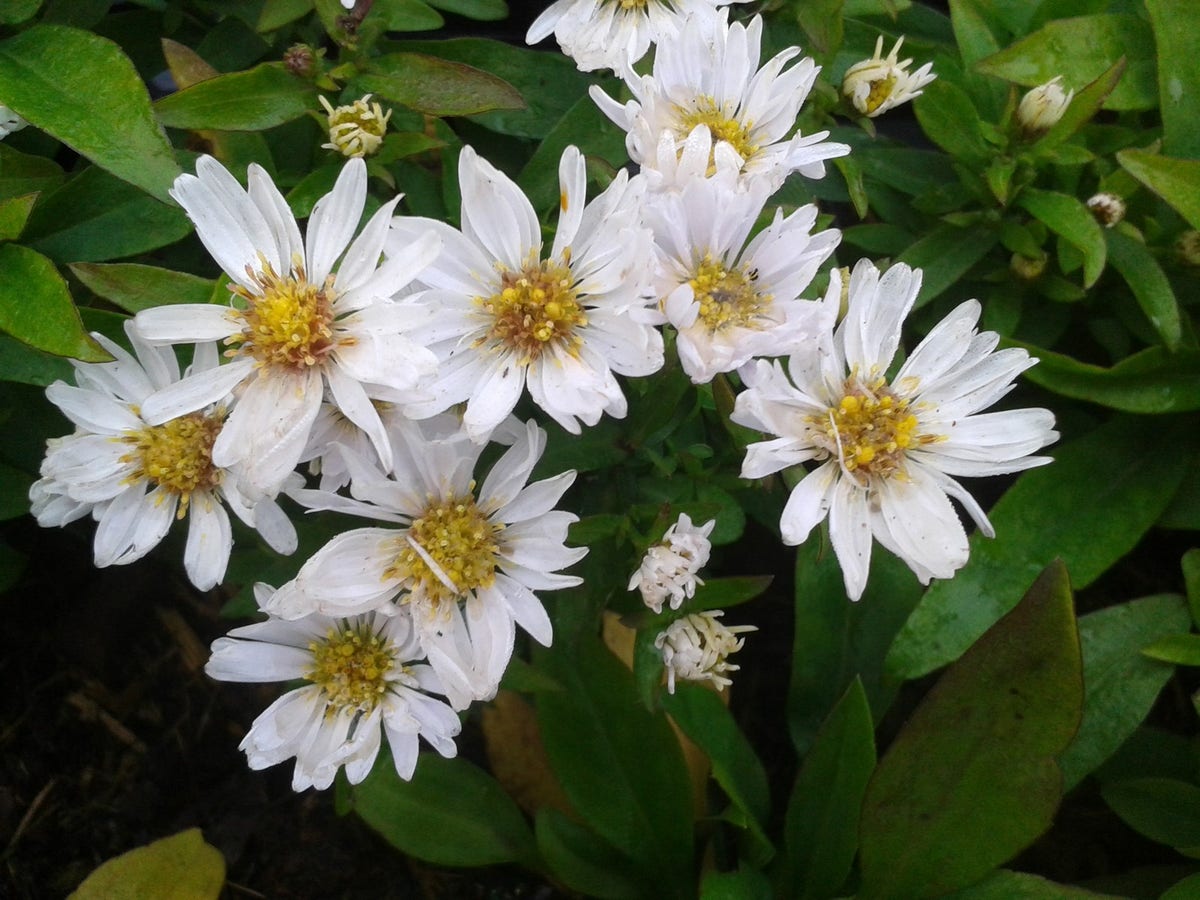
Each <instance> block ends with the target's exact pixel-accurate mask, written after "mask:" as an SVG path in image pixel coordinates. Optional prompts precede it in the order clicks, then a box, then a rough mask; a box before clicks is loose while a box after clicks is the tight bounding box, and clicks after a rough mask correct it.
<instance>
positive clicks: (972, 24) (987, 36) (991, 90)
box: [950, 0, 1005, 121]
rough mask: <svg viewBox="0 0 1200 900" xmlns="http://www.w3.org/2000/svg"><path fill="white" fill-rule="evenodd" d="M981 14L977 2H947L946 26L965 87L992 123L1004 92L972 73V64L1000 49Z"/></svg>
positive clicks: (982, 77)
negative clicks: (950, 30) (955, 46)
mask: <svg viewBox="0 0 1200 900" xmlns="http://www.w3.org/2000/svg"><path fill="white" fill-rule="evenodd" d="M988 5H989V6H990V5H991V4H990V3H989V4H988ZM985 12H986V8H985V6H984V5H983V4H982V3H981V2H980V0H950V24H951V25H952V26H953V28H954V39H955V43H956V44H958V52H959V54H960V55H961V56H962V65H963V71H964V73H965V76H966V86H967V88H968V90H970V92H971V95H972V97H974V99H975V102H976V103H978V104H980V105H981V106H982V107H983V109H984V111H985V113H986V114H987V116H988V121H993V120H994V117H995V116H996V115H998V114H999V112H1000V109H1001V107H1002V106H1003V105H1004V93H1005V88H1004V85H1003V84H1001V83H1000V82H999V81H996V80H995V79H992V78H988V77H987V76H981V75H979V74H977V73H976V72H975V64H976V63H977V62H979V60H981V59H983V58H984V57H985V56H991V55H992V54H993V53H996V52H997V51H998V50H999V49H1000V44H999V43H998V42H997V41H996V36H995V35H994V34H992V30H991V28H990V27H989V26H988V23H987V19H986V17H985Z"/></svg>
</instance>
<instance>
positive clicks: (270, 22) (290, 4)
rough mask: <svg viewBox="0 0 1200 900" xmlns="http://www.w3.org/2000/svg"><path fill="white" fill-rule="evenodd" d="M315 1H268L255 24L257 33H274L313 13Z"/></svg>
mask: <svg viewBox="0 0 1200 900" xmlns="http://www.w3.org/2000/svg"><path fill="white" fill-rule="evenodd" d="M312 8H313V0H266V2H265V3H263V6H262V12H260V13H259V14H258V22H257V23H255V25H254V28H255V30H256V31H274V30H275V29H276V28H282V27H283V26H284V25H287V24H288V23H289V22H294V21H296V20H297V19H299V18H300V17H301V16H304V15H307V14H308V13H310V12H312Z"/></svg>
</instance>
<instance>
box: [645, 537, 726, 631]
mask: <svg viewBox="0 0 1200 900" xmlns="http://www.w3.org/2000/svg"><path fill="white" fill-rule="evenodd" d="M716 524H717V520H716V519H710V520H709V521H708V522H706V523H705V524H704V525H701V526H700V527H699V528H697V527H696V526H695V525H693V524H692V520H691V518H690V517H689V516H688V514H687V513H681V514H680V516H679V519H678V520H677V521H676V522H675V523H674V524H673V525H672V526H671V527H670V528H668V529H667V531H666V534H664V535H663V539H662V540H661V541H660V542H659V543H657V544H655V545H654V546H653V547H651V548H650V549H649V550H647V551H646V555H645V556H644V557H643V558H642V564H641V565H640V566H639V567H638V570H637V571H636V572H634V573H633V575H632V577H630V579H629V590H631V591H632V590H634V589H635V588H636V589H637V590H639V591H641V594H642V601H643V602H644V603H645V604H646V606H648V607H649V608H650V609H652V610H653V611H654V612H656V613H660V612H662V608H663V602H664V601H667V600H669V601H670V604H671V609H679V607H680V606H681V605H682V604H683V601H684V599H685V598H691V597H693V596H695V594H696V586H697V585H702V584H704V582H703V581H701V580H700V578H699V576H698V575H697V574H696V573H697V572H699V571H700V569H701V568H703V567H704V565H705V564H706V563H707V562H708V555H709V553H710V552H711V550H712V544H711V543H710V542H709V540H708V536H709V535H710V534H711V533H712V530H713V528H714V527H715V526H716Z"/></svg>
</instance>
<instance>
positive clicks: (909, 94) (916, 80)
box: [842, 35, 937, 118]
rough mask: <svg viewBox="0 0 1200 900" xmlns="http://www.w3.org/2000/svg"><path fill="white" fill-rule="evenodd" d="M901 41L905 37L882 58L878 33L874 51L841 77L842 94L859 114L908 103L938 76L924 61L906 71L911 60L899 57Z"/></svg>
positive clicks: (873, 114) (881, 43)
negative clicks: (915, 68)
mask: <svg viewBox="0 0 1200 900" xmlns="http://www.w3.org/2000/svg"><path fill="white" fill-rule="evenodd" d="M903 43H904V38H900V39H899V40H898V41H896V45H895V46H894V47H892V52H891V53H889V54H888V55H887V56H886V57H885V56H883V35H880V36H879V39H878V40H877V41H876V42H875V54H874V55H873V56H872V57H871V58H870V59H864V60H863V61H862V62H857V63H855V64H854V65H852V66H851V67H850V68H849V69H847V70H846V74H845V75H844V76H842V94H844V95H845V96H846V98H847V99H849V101H850V102H851V103H852V104H854V108H855V109H856V110H858V111H859V112H860V113H861V114H862V115H864V116H869V117H870V118H874V117H875V116H878V115H882V114H883V113H885V112H887V111H888V110H889V109H891V108H892V107H895V106H899V105H900V104H901V103H907V102H908V101H909V100H912V99H913V98H914V97H917V96H920V94H921V88H923V87H925V85H927V84H929V82H931V81H933V80H934V79H935V78H936V77H937V76H936V75H934V74H933V72H932V71H931V69H932V68H933V63H925V65H923V66H921V68H919V69H917V71H915V72H909V71H908V67H909V66H910V65H911V64H912V60H911V59H906V60H903V61H901V60H900V47H901V45H902V44H903Z"/></svg>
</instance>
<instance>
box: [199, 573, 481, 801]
mask: <svg viewBox="0 0 1200 900" xmlns="http://www.w3.org/2000/svg"><path fill="white" fill-rule="evenodd" d="M271 591H272V589H271V588H270V587H269V586H268V585H265V584H259V585H256V586H255V591H254V593H255V597H256V598H257V599H258V602H259V606H260V607H263V606H266V605H268V604H269V600H270V595H271ZM419 659H420V647H419V645H418V642H417V640H416V634H415V632H414V630H413V626H412V620H411V619H410V618H409V617H408V616H407V615H395V616H387V615H383V614H381V613H366V614H364V615H358V616H348V617H344V618H330V617H329V616H323V615H320V614H316V613H314V614H312V615H309V616H305V617H304V618H302V619H297V620H295V621H285V620H283V619H279V618H276V617H275V616H271V617H270V618H269V619H268V620H267V621H266V622H259V623H257V624H254V625H247V626H244V627H242V628H235V629H233V630H232V631H231V632H229V635H228V636H227V637H223V638H218V639H217V640H216V641H215V642H214V643H213V646H212V657H211V658H210V659H209V661H208V664H207V665H206V666H205V667H204V670H205V671H206V672H207V673H208V674H209V676H211V677H212V678H216V679H218V680H220V681H243V682H253V683H259V682H275V681H292V680H294V679H303V680H304V681H306V682H308V683H307V684H305V685H303V686H301V687H298V688H296V689H294V690H291V691H289V692H288V693H286V694H284V695H283V696H282V697H280V698H279V699H278V700H276V701H275V702H274V703H272V704H271V705H270V706H269V707H267V709H266V710H265V711H264V712H263V713H262V714H261V715H260V716H259V717H258V718H257V719H255V720H254V724H253V725H251V726H250V731H249V732H248V733H247V734H246V737H245V738H244V739H243V740H242V743H241V745H240V747H239V749H241V750H244V751H245V753H246V759H247V762H249V764H250V768H252V769H265V768H267V767H268V766H273V765H276V764H278V763H281V762H283V761H284V760H287V759H291V758H292V757H295V759H296V768H295V770H294V772H293V775H292V788H293V789H294V790H297V791H303V790H306V789H307V788H310V787H316V788H318V789H324V788H327V787H329V786H330V785H331V784H332V783H333V779H334V776H335V775H336V774H337V770H338V769H339V768H343V767H344V768H345V770H346V778H347V780H348V781H349V782H350V783H351V784H358V783H359V782H360V781H362V780H363V779H364V778H366V777H367V773H368V772H370V771H371V766H372V765H373V764H374V762H375V757H376V756H377V755H378V754H379V747H380V742H381V738H382V736H383V735H385V734H386V735H387V741H388V747H389V749H390V750H391V753H392V762H393V764H394V765H395V767H396V772H397V773H398V774H399V775H400V777H401V778H404V779H406V780H407V779H409V778H412V775H413V771H414V769H415V767H416V765H417V750H418V746H417V745H418V740H417V739H418V737H421V738H424V739H425V741H426V742H427V743H428V744H429V745H430V746H432V747H433V748H434V749H435V750H437V751H438V753H440V754H442V756H454V755H455V754H456V753H457V748H456V747H455V744H454V736H455V735H457V734H458V732H459V730H460V727H461V726H460V724H459V721H458V716H457V715H456V714H455V712H454V710H452V709H451V708H450V707H449V706H448V705H446V703H445V702H444V701H442V700H440V699H436V698H434V697H432V696H430V694H441V693H443V689H442V685H441V683H440V682H439V681H438V678H437V675H436V674H434V672H433V669H432V668H430V667H429V666H428V665H427V664H425V663H422V662H413V660H419Z"/></svg>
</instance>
